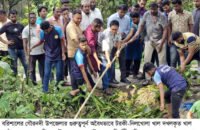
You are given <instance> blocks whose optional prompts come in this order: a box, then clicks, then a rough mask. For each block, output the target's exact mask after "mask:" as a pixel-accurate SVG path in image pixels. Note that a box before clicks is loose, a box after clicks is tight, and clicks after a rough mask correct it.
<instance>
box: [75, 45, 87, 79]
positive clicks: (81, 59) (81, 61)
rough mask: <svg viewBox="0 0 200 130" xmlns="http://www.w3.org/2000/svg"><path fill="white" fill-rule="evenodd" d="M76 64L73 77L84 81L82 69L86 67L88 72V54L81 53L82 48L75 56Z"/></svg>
mask: <svg viewBox="0 0 200 130" xmlns="http://www.w3.org/2000/svg"><path fill="white" fill-rule="evenodd" d="M74 60H75V64H74V65H73V69H72V75H73V77H74V78H75V79H77V80H78V79H83V75H82V73H81V70H80V67H81V66H84V67H85V71H86V72H87V69H86V65H87V58H86V54H85V53H83V52H82V51H81V49H80V48H78V49H77V50H76V53H75V55H74Z"/></svg>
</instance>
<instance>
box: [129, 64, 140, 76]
mask: <svg viewBox="0 0 200 130" xmlns="http://www.w3.org/2000/svg"><path fill="white" fill-rule="evenodd" d="M132 63H133V66H132ZM140 63H141V60H126V75H127V76H129V75H130V72H132V73H133V75H137V74H138V73H139V69H140Z"/></svg>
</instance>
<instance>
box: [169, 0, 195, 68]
mask: <svg viewBox="0 0 200 130" xmlns="http://www.w3.org/2000/svg"><path fill="white" fill-rule="evenodd" d="M172 4H173V7H174V10H173V11H171V12H170V13H169V16H168V22H169V34H168V41H169V42H170V43H169V44H172V42H171V34H172V33H173V32H176V31H179V32H182V33H184V32H192V28H193V18H192V14H191V13H190V12H188V11H186V10H183V7H182V1H181V0H172ZM170 55H171V57H170V64H171V66H173V67H176V66H177V62H178V61H179V57H178V52H177V51H176V46H175V45H174V44H172V45H171V47H170Z"/></svg>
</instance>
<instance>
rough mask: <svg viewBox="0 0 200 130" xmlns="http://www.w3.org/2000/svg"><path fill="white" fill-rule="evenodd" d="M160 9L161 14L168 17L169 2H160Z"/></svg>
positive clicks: (164, 0)
mask: <svg viewBox="0 0 200 130" xmlns="http://www.w3.org/2000/svg"><path fill="white" fill-rule="evenodd" d="M162 8H163V14H164V15H165V16H166V17H168V15H169V13H170V12H171V10H172V9H171V7H170V1H169V0H163V1H162Z"/></svg>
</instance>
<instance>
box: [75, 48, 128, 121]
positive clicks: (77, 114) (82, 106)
mask: <svg viewBox="0 0 200 130" xmlns="http://www.w3.org/2000/svg"><path fill="white" fill-rule="evenodd" d="M125 46H126V45H124V46H122V47H121V48H120V49H119V50H118V51H119V52H121V50H122V49H123V48H124V47H125ZM116 58H117V55H115V57H114V58H113V59H112V62H111V65H112V64H113V62H114V61H115V60H116ZM108 69H109V67H106V69H105V70H104V72H103V73H102V74H101V76H100V77H99V79H98V80H97V82H96V84H95V86H94V87H93V89H92V91H91V92H90V93H89V95H88V97H87V98H86V99H85V101H84V102H83V104H82V105H81V107H80V108H79V110H78V112H77V113H76V115H75V117H74V119H77V118H78V116H79V114H80V113H81V111H82V110H83V108H84V107H85V105H86V103H87V102H88V100H89V99H90V97H91V96H92V94H93V93H94V91H95V89H96V88H97V85H98V84H99V82H100V81H101V79H102V78H103V76H104V75H105V73H106V72H107V71H108Z"/></svg>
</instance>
